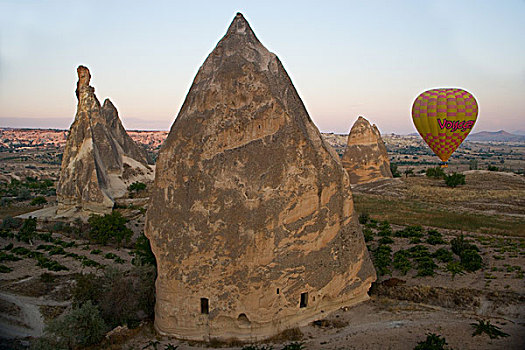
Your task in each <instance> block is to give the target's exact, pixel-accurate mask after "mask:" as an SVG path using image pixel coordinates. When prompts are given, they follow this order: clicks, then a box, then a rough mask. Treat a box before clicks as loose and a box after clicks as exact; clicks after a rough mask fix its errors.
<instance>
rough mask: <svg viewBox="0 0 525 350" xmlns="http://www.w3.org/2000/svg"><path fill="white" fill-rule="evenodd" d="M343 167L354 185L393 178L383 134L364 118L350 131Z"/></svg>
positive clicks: (360, 118) (359, 119) (358, 120)
mask: <svg viewBox="0 0 525 350" xmlns="http://www.w3.org/2000/svg"><path fill="white" fill-rule="evenodd" d="M343 166H344V167H345V169H346V171H348V175H350V182H351V183H352V184H359V183H366V182H371V181H376V180H380V179H385V178H386V179H388V178H392V172H391V171H390V161H389V159H388V154H387V151H386V147H385V143H384V142H383V139H382V138H381V133H380V132H379V130H378V129H377V126H376V125H375V124H374V125H371V124H370V123H369V122H368V120H366V119H365V118H363V117H359V118H358V119H357V121H356V122H355V123H354V125H353V126H352V129H351V130H350V134H349V135H348V144H347V146H346V150H345V153H344V155H343Z"/></svg>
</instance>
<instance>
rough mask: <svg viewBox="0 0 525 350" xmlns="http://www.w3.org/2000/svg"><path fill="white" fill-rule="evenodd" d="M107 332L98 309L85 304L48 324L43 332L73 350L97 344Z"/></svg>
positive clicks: (89, 302) (89, 303)
mask: <svg viewBox="0 0 525 350" xmlns="http://www.w3.org/2000/svg"><path fill="white" fill-rule="evenodd" d="M106 330H107V327H106V324H105V323H104V320H103V319H102V317H101V316H100V311H99V309H98V308H97V307H96V306H95V305H93V304H92V303H91V301H88V302H86V303H85V304H83V305H82V306H80V307H77V308H73V310H71V311H70V312H69V313H68V314H66V315H64V316H63V317H60V318H58V319H55V320H53V321H51V322H50V323H49V325H48V326H47V327H46V328H45V330H44V332H45V333H46V335H48V336H50V337H52V338H54V339H55V340H57V343H58V344H61V345H65V346H66V347H67V348H70V349H73V348H76V347H78V346H79V345H80V346H87V345H94V344H97V343H99V342H100V341H101V340H102V339H103V338H104V334H105V332H106Z"/></svg>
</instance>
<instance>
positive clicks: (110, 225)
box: [88, 211, 133, 245]
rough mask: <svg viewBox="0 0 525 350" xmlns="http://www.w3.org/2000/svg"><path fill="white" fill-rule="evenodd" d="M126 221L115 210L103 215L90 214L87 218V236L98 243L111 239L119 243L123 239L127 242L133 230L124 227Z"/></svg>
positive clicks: (105, 242) (104, 242)
mask: <svg viewBox="0 0 525 350" xmlns="http://www.w3.org/2000/svg"><path fill="white" fill-rule="evenodd" d="M126 222H127V220H126V218H124V217H123V216H122V215H121V214H120V213H119V212H117V211H114V212H112V213H111V214H106V215H104V216H100V215H91V216H90V217H89V220H88V223H89V225H90V227H91V228H90V231H89V238H90V239H91V240H93V241H94V242H96V243H100V244H107V243H108V242H109V241H111V242H115V243H117V244H118V245H120V243H121V242H122V240H124V239H125V240H126V242H127V241H129V239H130V238H131V236H132V235H133V231H131V230H130V229H129V228H127V227H126Z"/></svg>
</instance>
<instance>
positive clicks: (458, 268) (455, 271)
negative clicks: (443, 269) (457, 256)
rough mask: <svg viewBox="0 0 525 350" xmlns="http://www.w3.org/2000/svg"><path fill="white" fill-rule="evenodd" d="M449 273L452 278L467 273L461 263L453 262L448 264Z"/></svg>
mask: <svg viewBox="0 0 525 350" xmlns="http://www.w3.org/2000/svg"><path fill="white" fill-rule="evenodd" d="M447 271H448V272H450V273H451V274H452V278H454V277H456V275H463V274H464V273H465V272H463V266H462V265H461V263H460V262H459V261H451V262H449V263H448V264H447Z"/></svg>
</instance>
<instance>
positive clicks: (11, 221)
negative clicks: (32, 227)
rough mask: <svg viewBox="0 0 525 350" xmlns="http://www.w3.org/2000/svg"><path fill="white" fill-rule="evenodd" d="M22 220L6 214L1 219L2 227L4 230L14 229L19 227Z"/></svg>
mask: <svg viewBox="0 0 525 350" xmlns="http://www.w3.org/2000/svg"><path fill="white" fill-rule="evenodd" d="M22 223H23V220H22V219H19V218H13V217H11V216H6V217H5V218H4V219H3V220H2V226H1V228H2V229H6V230H16V229H19V228H20V226H22Z"/></svg>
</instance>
